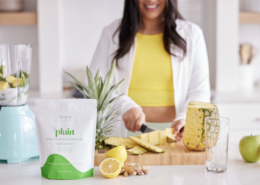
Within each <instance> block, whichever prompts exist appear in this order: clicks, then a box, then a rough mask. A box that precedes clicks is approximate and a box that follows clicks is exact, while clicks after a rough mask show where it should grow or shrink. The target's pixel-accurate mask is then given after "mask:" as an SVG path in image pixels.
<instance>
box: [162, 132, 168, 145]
mask: <svg viewBox="0 0 260 185" xmlns="http://www.w3.org/2000/svg"><path fill="white" fill-rule="evenodd" d="M165 144H167V134H166V132H165V130H163V131H160V145H165Z"/></svg>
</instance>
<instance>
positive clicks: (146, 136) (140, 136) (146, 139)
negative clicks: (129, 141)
mask: <svg viewBox="0 0 260 185" xmlns="http://www.w3.org/2000/svg"><path fill="white" fill-rule="evenodd" d="M136 137H137V138H139V139H142V140H144V141H147V142H149V136H148V133H146V134H141V135H139V136H136Z"/></svg>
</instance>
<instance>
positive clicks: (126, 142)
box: [105, 137, 136, 148]
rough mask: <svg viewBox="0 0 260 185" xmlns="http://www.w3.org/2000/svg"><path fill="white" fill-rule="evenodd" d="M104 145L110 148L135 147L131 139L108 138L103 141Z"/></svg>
mask: <svg viewBox="0 0 260 185" xmlns="http://www.w3.org/2000/svg"><path fill="white" fill-rule="evenodd" d="M105 144H106V145H112V146H124V147H125V148H134V146H136V143H135V142H134V141H133V140H132V139H129V138H124V137H108V138H106V139H105Z"/></svg>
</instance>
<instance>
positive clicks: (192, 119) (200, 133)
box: [183, 102, 218, 151]
mask: <svg viewBox="0 0 260 185" xmlns="http://www.w3.org/2000/svg"><path fill="white" fill-rule="evenodd" d="M209 116H210V117H218V109H217V107H216V105H214V104H210V103H204V102H190V103H189V106H188V108H187V113H186V121H185V122H186V123H185V130H184V137H183V143H184V145H185V147H186V148H188V149H190V150H199V151H203V150H205V123H204V118H205V117H209ZM216 130H218V129H216ZM215 135H216V140H217V137H218V135H217V133H215Z"/></svg>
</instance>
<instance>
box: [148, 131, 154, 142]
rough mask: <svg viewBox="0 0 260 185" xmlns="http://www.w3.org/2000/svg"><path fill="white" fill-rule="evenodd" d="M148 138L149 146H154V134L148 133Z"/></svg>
mask: <svg viewBox="0 0 260 185" xmlns="http://www.w3.org/2000/svg"><path fill="white" fill-rule="evenodd" d="M148 138H149V141H148V142H149V143H151V144H153V145H154V144H155V139H154V132H149V133H148Z"/></svg>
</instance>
